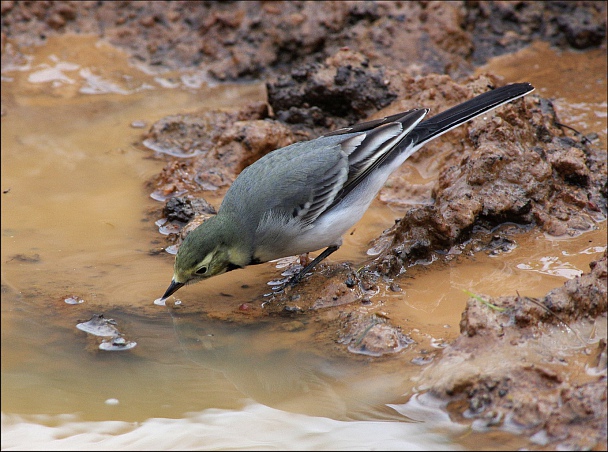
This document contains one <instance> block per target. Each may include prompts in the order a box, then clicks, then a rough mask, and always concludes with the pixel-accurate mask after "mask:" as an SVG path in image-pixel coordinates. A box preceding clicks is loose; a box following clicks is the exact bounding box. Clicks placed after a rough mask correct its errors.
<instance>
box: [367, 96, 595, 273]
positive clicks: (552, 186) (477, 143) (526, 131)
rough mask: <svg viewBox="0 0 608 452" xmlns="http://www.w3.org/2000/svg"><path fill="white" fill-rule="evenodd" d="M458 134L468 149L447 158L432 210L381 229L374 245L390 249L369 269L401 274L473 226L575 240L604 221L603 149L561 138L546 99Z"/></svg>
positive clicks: (516, 106) (532, 99) (528, 101)
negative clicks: (529, 229)
mask: <svg viewBox="0 0 608 452" xmlns="http://www.w3.org/2000/svg"><path fill="white" fill-rule="evenodd" d="M461 129H463V130H462V131H461V133H465V134H466V136H465V137H464V140H465V141H463V143H467V142H468V143H469V145H468V146H467V150H466V151H464V152H462V153H461V152H459V150H458V146H456V147H455V149H456V151H452V153H451V154H450V155H448V156H447V157H446V161H445V163H444V166H443V168H442V169H441V171H440V173H439V177H438V180H437V182H436V184H435V186H434V188H433V192H432V198H433V200H434V202H433V204H432V205H427V206H420V207H413V208H411V209H410V210H409V211H408V212H406V214H405V216H404V217H403V218H402V219H401V220H400V221H399V222H397V223H396V224H395V225H394V226H393V227H392V228H391V229H390V230H387V231H385V233H384V235H383V236H382V237H380V238H379V239H378V240H379V241H385V242H386V241H388V240H390V241H392V245H391V249H390V251H388V252H387V253H386V254H385V255H384V256H382V257H381V258H379V259H378V263H377V265H376V266H375V267H372V268H376V269H380V270H381V271H382V272H383V273H385V274H389V275H396V274H399V273H400V272H401V271H402V270H403V268H405V267H407V266H409V265H412V264H413V263H415V262H416V261H419V260H433V259H434V258H436V257H438V255H437V254H436V251H438V250H443V252H444V253H445V252H446V251H448V250H449V249H450V248H452V247H454V246H455V245H456V246H461V245H462V244H463V243H464V242H466V241H467V240H470V239H471V237H472V233H473V231H474V230H475V229H476V228H485V229H488V230H491V229H492V228H493V227H495V226H497V225H499V224H502V223H506V222H511V223H517V224H521V225H529V224H534V225H537V226H539V227H540V228H541V229H543V230H544V231H546V232H547V233H549V234H551V235H554V236H563V235H568V236H575V235H578V234H580V233H582V232H584V231H588V230H591V229H592V228H594V227H595V224H596V222H597V221H602V220H604V219H605V218H606V198H605V195H604V186H605V181H606V174H607V170H606V161H605V158H604V156H605V151H602V150H601V149H598V148H597V147H595V146H593V145H591V144H590V143H588V142H586V141H585V140H580V141H577V140H575V139H573V138H570V137H568V136H566V135H565V133H564V132H563V131H562V130H560V129H559V127H558V125H557V120H556V117H555V112H554V111H553V109H552V107H551V104H550V103H549V102H547V101H546V100H544V99H542V98H538V97H537V96H534V95H532V96H527V97H526V98H525V99H523V100H521V101H518V102H515V103H513V104H510V105H506V106H504V107H502V108H501V110H500V111H498V112H497V113H496V115H495V116H494V117H493V118H492V119H491V120H490V121H484V120H483V119H476V120H474V121H472V123H471V124H470V125H468V126H464V127H461ZM429 146H430V145H429ZM461 146H462V144H461ZM461 149H462V148H461Z"/></svg>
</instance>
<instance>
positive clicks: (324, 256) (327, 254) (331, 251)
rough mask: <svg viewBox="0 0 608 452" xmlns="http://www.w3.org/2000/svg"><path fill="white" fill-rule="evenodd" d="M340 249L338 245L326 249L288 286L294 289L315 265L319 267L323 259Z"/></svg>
mask: <svg viewBox="0 0 608 452" xmlns="http://www.w3.org/2000/svg"><path fill="white" fill-rule="evenodd" d="M338 248H340V247H339V246H336V245H332V246H330V247H328V248H326V249H325V251H323V252H322V253H321V254H319V255H318V256H317V257H315V258H314V259H313V261H312V262H311V263H310V264H308V265H307V266H306V267H304V268H303V269H302V270H300V272H299V273H297V274H296V275H295V276H294V277H293V278H291V279H290V280H289V282H288V283H287V284H288V285H290V286H292V287H293V286H295V285H296V284H297V283H298V282H300V280H301V279H302V278H303V277H304V275H305V274H306V273H308V272H309V271H310V270H312V268H313V267H314V266H315V265H317V264H318V263H319V262H321V261H322V260H323V259H325V258H326V257H327V256H329V255H330V254H331V253H333V252H334V251H336V250H337V249H338Z"/></svg>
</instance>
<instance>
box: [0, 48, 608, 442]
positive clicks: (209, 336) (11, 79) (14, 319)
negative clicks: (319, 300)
mask: <svg viewBox="0 0 608 452" xmlns="http://www.w3.org/2000/svg"><path fill="white" fill-rule="evenodd" d="M26 53H27V55H28V56H27V58H26V59H24V60H23V61H21V62H20V63H19V64H17V65H14V66H12V67H3V74H2V75H3V78H2V110H3V112H4V113H5V114H4V116H3V117H2V169H1V170H2V192H3V193H2V194H1V196H2V198H1V199H2V251H1V252H2V273H1V275H2V380H1V384H2V449H3V450H4V449H6V450H9V449H11V448H21V449H23V448H28V447H29V448H32V447H39V448H46V449H48V448H62V449H70V448H73V449H79V448H80V447H85V448H86V449H90V450H94V449H100V450H101V449H110V448H114V449H146V448H155V449H172V448H174V449H184V448H189V449H244V448H249V449H281V450H285V449H324V450H335V449H353V448H359V449H372V448H375V449H387V450H388V449H402V450H403V449H410V450H412V449H428V448H437V449H438V448H441V449H447V448H454V449H457V448H459V447H461V445H462V444H465V443H466V442H463V441H462V440H461V438H463V437H465V436H467V435H468V429H466V428H464V427H462V426H459V425H456V424H454V423H452V422H450V421H449V420H448V419H447V418H446V417H445V416H443V415H442V414H441V412H440V411H439V410H435V409H432V407H429V406H428V405H424V406H423V405H420V404H418V403H417V400H416V399H412V400H410V401H409V402H408V403H405V402H406V400H407V399H408V398H409V396H410V395H411V394H412V390H413V388H414V382H415V381H416V376H417V375H418V374H419V372H420V366H419V365H412V366H411V367H410V368H406V369H404V368H403V366H402V363H399V365H398V366H397V365H395V364H394V363H393V362H392V361H391V360H390V359H388V360H387V359H376V360H374V359H370V358H366V357H363V358H362V357H360V356H353V358H352V359H348V358H343V357H342V358H336V357H335V356H331V354H327V355H324V354H322V353H319V352H318V349H319V348H324V347H325V344H323V346H322V347H321V346H320V344H315V339H314V338H313V337H311V336H310V334H309V333H308V330H307V328H306V325H305V324H304V325H299V324H297V325H294V323H293V322H292V320H291V319H270V321H266V322H263V323H260V324H253V325H242V324H236V323H232V322H226V321H223V320H220V319H218V320H213V319H208V318H205V320H202V319H201V318H200V317H196V316H192V315H188V310H187V309H183V310H181V311H180V310H179V309H167V308H165V307H162V306H155V305H153V304H152V300H154V299H155V298H158V297H159V296H160V295H161V294H162V292H163V291H164V289H165V288H166V286H167V284H168V282H169V280H170V277H171V273H172V272H171V266H172V260H173V257H172V256H170V255H168V254H161V255H155V254H154V253H152V252H151V250H153V249H158V248H159V247H160V246H161V245H162V242H159V241H158V240H159V235H158V232H157V230H156V228H155V226H154V224H153V222H152V221H147V220H146V218H148V217H147V215H146V213H147V212H149V211H150V210H151V209H155V208H157V207H158V204H157V202H156V201H154V200H153V199H151V198H150V197H149V193H148V191H147V190H146V189H145V182H146V181H147V180H148V179H149V178H150V177H151V176H153V175H155V174H156V173H158V172H159V171H160V169H161V168H162V166H163V165H164V161H163V160H162V159H156V158H151V157H152V156H151V154H150V152H149V151H145V150H143V149H142V148H140V147H139V146H137V143H139V142H140V141H141V135H142V133H143V132H144V131H145V130H146V128H139V127H136V126H137V125H138V123H142V122H143V123H145V124H147V125H148V126H149V125H150V124H151V123H152V122H153V121H155V120H157V119H159V118H161V117H163V116H165V115H167V114H172V113H175V112H182V111H189V110H194V109H199V108H210V109H211V108H220V107H223V106H238V105H242V104H245V103H247V102H250V101H252V100H258V99H263V98H264V88H263V85H262V84H253V85H236V86H215V87H208V86H207V85H206V84H205V83H204V80H202V78H201V77H200V75H199V74H197V73H194V72H191V73H186V74H181V73H180V74H178V73H154V72H150V71H149V70H144V68H139V67H137V66H136V65H134V64H131V62H129V60H128V58H127V57H126V55H124V54H123V53H122V52H120V51H118V50H117V49H115V48H112V47H111V46H108V45H106V44H103V43H98V42H97V41H96V40H95V39H93V38H83V37H63V38H59V39H52V40H49V42H48V44H47V45H46V46H44V47H41V48H37V49H29V50H28V51H27V52H26ZM508 58H511V59H509V60H505V59H504V58H503V59H498V60H496V61H493V62H492V63H491V64H490V65H489V66H488V67H487V68H485V69H486V70H490V71H495V72H496V73H498V74H503V75H504V76H505V80H507V81H520V80H524V79H525V80H527V81H530V82H532V83H533V84H535V85H536V86H537V87H538V89H539V92H540V93H541V94H542V95H544V96H547V97H555V98H556V104H558V105H559V106H561V108H563V109H564V111H565V114H568V115H569V116H568V118H569V119H570V121H569V122H568V125H570V126H571V127H574V128H576V129H578V130H580V131H581V132H582V133H585V134H589V133H592V132H596V133H598V134H599V136H600V140H603V143H604V146H605V142H606V132H605V129H606V115H605V112H606V94H605V92H606V90H605V87H606V81H605V65H604V66H602V64H600V63H599V61H604V64H605V56H600V54H599V53H594V52H589V53H583V54H578V53H572V54H565V55H564V54H555V53H553V52H552V51H551V50H550V49H549V48H547V47H546V46H542V45H540V46H534V47H533V48H531V49H528V50H527V51H524V52H521V53H520V54H518V55H515V56H510V57H508ZM600 58H601V59H600ZM533 61H543V64H542V65H535V64H533V63H532V62H533ZM551 67H553V68H554V70H553V71H551V70H548V68H551ZM514 68H518V69H517V71H514ZM563 73H567V74H568V80H569V81H570V80H578V83H576V82H575V81H574V82H572V84H570V82H569V83H568V85H567V86H565V85H564V83H563V78H562V77H560V76H559V75H560V74H563ZM602 83H603V85H602ZM576 86H578V87H579V89H578V90H577V89H573V88H572V87H576ZM602 86H603V88H602ZM581 87H582V88H581ZM573 106H574V107H573ZM573 108H575V109H578V112H577V111H572V109H573ZM420 173H421V174H424V173H425V169H424V168H420ZM209 200H210V201H211V202H213V203H214V204H215V205H216V206H217V205H218V201H219V200H218V199H214V198H210V199H209ZM400 214H401V212H400V211H399V210H394V209H392V208H390V207H387V206H384V205H381V204H380V203H377V204H374V205H373V207H372V209H371V210H370V211H369V212H368V214H366V216H365V217H364V219H363V220H362V221H361V222H360V223H359V224H358V225H357V226H356V227H355V229H354V232H353V234H352V235H348V236H347V237H346V240H345V246H343V247H342V249H340V251H339V252H337V253H336V254H335V255H333V256H332V260H336V261H340V260H349V261H352V262H361V263H363V262H364V261H365V259H368V258H369V256H367V254H366V251H367V248H368V247H369V241H370V240H371V239H372V238H374V237H376V236H378V235H379V233H380V232H381V231H382V230H383V229H385V228H386V227H388V226H390V225H391V224H392V222H393V220H394V219H395V218H397V217H399V216H400ZM518 244H519V247H518V248H516V249H515V250H514V251H512V252H510V253H507V254H504V255H501V256H497V257H490V256H486V255H483V254H480V255H478V256H476V257H475V258H474V259H470V260H461V261H459V262H458V265H451V266H446V267H443V268H442V269H438V270H437V271H426V270H425V269H422V270H417V271H412V272H408V274H406V275H405V276H404V277H403V278H402V279H400V280H399V281H398V282H399V284H400V286H401V287H402V288H403V289H404V290H403V291H402V292H381V293H379V294H377V295H376V296H375V297H374V300H373V301H374V303H384V305H385V307H386V310H387V311H388V313H389V314H391V313H395V314H398V315H399V316H402V317H406V318H408V319H409V321H410V323H411V327H412V331H417V337H416V339H417V340H418V341H419V342H422V343H424V344H428V346H429V348H439V347H441V343H443V342H444V341H449V340H450V339H453V338H454V337H456V336H457V334H458V322H459V320H460V313H461V312H462V309H463V308H464V305H465V303H466V299H467V295H466V294H465V293H464V292H463V289H466V290H469V291H472V292H477V293H484V294H487V295H512V294H514V293H515V292H516V291H519V292H520V293H521V295H527V296H540V295H543V294H545V293H546V292H547V291H548V290H550V289H552V288H554V287H557V286H560V285H562V284H563V283H564V281H566V280H567V279H568V278H572V277H573V276H575V275H578V274H580V273H581V272H583V271H587V270H588V264H589V262H590V261H591V260H593V259H595V258H596V257H598V256H599V255H600V254H601V253H602V252H603V250H604V249H605V247H606V226H605V223H602V224H599V225H598V229H597V230H596V231H593V232H589V233H586V234H583V235H581V236H579V237H576V238H572V239H555V238H550V237H546V236H545V235H544V234H540V233H535V232H533V233H530V234H528V235H526V236H522V237H520V238H518ZM279 272H280V270H278V269H276V268H275V266H274V265H272V264H268V265H262V266H257V267H252V268H247V269H245V270H242V271H239V272H232V273H230V274H227V275H224V276H223V277H219V278H217V279H214V280H211V281H208V282H206V283H204V284H199V285H195V286H190V287H187V288H184V289H182V290H181V291H180V298H181V299H182V300H183V303H184V304H185V305H187V304H188V303H198V304H199V309H201V310H203V311H204V310H205V307H206V306H208V307H209V309H211V308H213V310H216V311H222V310H225V311H226V312H229V311H232V310H234V308H235V306H238V305H239V304H240V303H242V302H243V301H247V300H248V299H250V298H252V297H254V296H256V295H258V294H260V293H266V292H269V291H270V290H269V286H268V285H267V282H268V281H270V280H272V279H273V278H276V277H277V276H278V274H279ZM446 282H447V283H446ZM70 297H73V298H74V299H76V300H77V301H82V302H81V303H76V304H68V303H66V301H65V300H66V299H69V298H70ZM93 314H103V315H104V316H105V317H106V318H112V319H114V320H115V322H116V327H117V328H118V329H119V330H120V331H121V332H122V333H123V334H124V338H125V339H126V340H128V341H132V342H136V343H137V345H136V346H135V348H133V349H131V350H128V351H119V352H104V351H101V350H99V348H98V346H99V344H100V342H101V340H102V339H101V338H97V337H94V336H91V335H87V334H86V333H84V332H82V331H80V330H78V329H77V328H76V325H77V324H78V323H80V322H83V321H86V320H88V319H89V318H91V316H92V315H93ZM405 353H407V352H405ZM416 384H420V382H417V383H416ZM412 420H416V421H423V422H417V423H413V422H412ZM469 438H470V437H469ZM525 444H526V443H525V442H523V440H517V439H516V438H513V437H502V436H500V435H499V436H498V437H497V436H496V435H488V436H484V435H479V438H477V439H476V441H475V442H474V446H471V444H470V443H466V447H467V448H471V447H473V448H478V449H479V450H485V449H494V450H499V449H501V448H505V449H509V448H513V447H521V446H523V445H525Z"/></svg>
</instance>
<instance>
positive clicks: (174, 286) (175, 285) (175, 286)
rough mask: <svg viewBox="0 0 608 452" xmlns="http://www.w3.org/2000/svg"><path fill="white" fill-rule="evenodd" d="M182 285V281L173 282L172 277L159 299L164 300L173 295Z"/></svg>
mask: <svg viewBox="0 0 608 452" xmlns="http://www.w3.org/2000/svg"><path fill="white" fill-rule="evenodd" d="M183 285H184V283H181V282H175V280H173V279H172V280H171V284H169V287H168V288H167V290H166V292H165V294H164V295H163V297H162V298H161V299H160V301H165V300H166V299H167V298H169V297H170V296H171V295H173V294H174V293H175V292H177V290H178V289H179V288H180V287H182V286H183Z"/></svg>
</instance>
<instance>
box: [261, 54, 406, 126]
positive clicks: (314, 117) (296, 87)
mask: <svg viewBox="0 0 608 452" xmlns="http://www.w3.org/2000/svg"><path fill="white" fill-rule="evenodd" d="M266 86H267V91H268V102H269V104H270V106H271V107H272V109H273V111H274V114H275V116H276V118H277V119H278V120H279V121H281V122H284V123H288V124H301V125H304V126H306V127H308V128H311V129H314V128H315V127H316V126H320V127H321V130H322V131H323V132H324V131H326V130H329V129H333V128H336V129H337V128H341V127H346V126H349V125H351V124H354V123H356V122H358V121H360V120H361V119H362V118H365V117H367V116H369V115H370V114H371V113H372V112H375V111H377V110H379V109H381V108H383V107H386V106H387V105H388V104H390V103H391V102H392V101H393V100H394V99H395V98H396V97H397V94H396V93H395V92H394V90H392V89H391V87H390V79H389V78H388V76H387V74H386V70H385V69H384V67H383V66H382V65H376V66H373V67H371V66H370V62H369V58H367V57H366V56H364V55H363V54H361V53H357V52H353V51H351V50H349V49H348V48H344V49H341V50H340V51H339V52H338V53H337V54H335V55H333V56H332V57H330V58H327V59H326V60H325V62H324V63H323V64H311V65H308V66H303V67H297V68H296V69H294V70H292V72H291V74H289V75H284V76H280V77H279V78H278V79H277V80H275V81H271V82H268V83H267V84H266ZM318 134H319V133H317V135H318Z"/></svg>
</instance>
